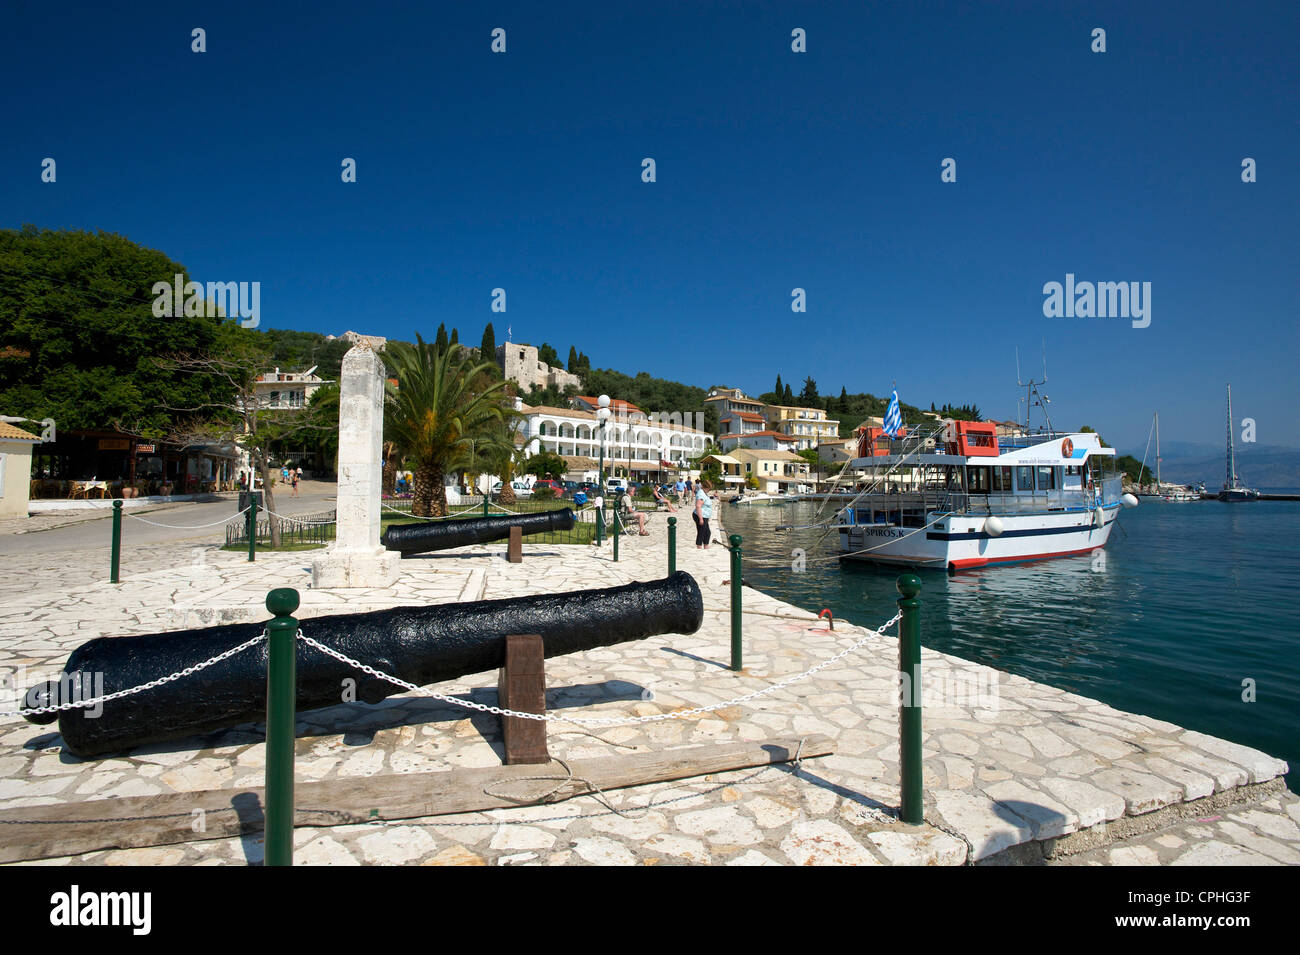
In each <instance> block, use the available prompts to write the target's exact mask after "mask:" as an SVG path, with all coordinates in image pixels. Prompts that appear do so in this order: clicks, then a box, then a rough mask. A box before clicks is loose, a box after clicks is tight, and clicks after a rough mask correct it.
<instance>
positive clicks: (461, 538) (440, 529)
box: [379, 507, 574, 557]
mask: <svg viewBox="0 0 1300 955" xmlns="http://www.w3.org/2000/svg"><path fill="white" fill-rule="evenodd" d="M573 521H574V517H573V509H572V508H568V507H566V508H564V509H563V510H558V511H543V512H542V513H540V514H516V515H507V516H506V517H470V518H460V519H457V520H449V521H430V522H428V523H426V524H389V525H388V530H386V531H384V535H383V536H382V537H381V538H379V542H380V543H381V544H383V545H384V546H385V547H386V548H388V549H389V550H395V551H398V552H400V553H401V555H402V556H403V557H405V556H406V555H407V554H424V553H427V552H428V551H431V550H447V549H448V548H450V547H463V546H465V545H466V544H486V543H488V542H489V541H498V540H502V539H503V538H506V537H509V536H510V528H512V527H518V528H520V529H521V530H522V531H523V532H524V534H525V535H527V534H544V533H545V532H546V531H567V530H568V529H569V528H571V527H572V526H573Z"/></svg>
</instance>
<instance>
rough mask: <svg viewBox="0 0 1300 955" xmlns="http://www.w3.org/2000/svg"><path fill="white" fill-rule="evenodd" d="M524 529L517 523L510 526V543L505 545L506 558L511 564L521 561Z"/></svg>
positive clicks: (522, 557)
mask: <svg viewBox="0 0 1300 955" xmlns="http://www.w3.org/2000/svg"><path fill="white" fill-rule="evenodd" d="M523 559H524V529H523V528H522V527H520V526H519V525H518V524H515V525H514V526H513V527H511V528H510V544H509V545H508V546H507V547H506V560H508V561H510V563H512V564H519V563H523Z"/></svg>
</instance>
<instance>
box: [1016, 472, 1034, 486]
mask: <svg viewBox="0 0 1300 955" xmlns="http://www.w3.org/2000/svg"><path fill="white" fill-rule="evenodd" d="M1016 487H1017V488H1019V489H1020V490H1022V491H1032V490H1033V489H1034V469H1033V468H1024V467H1021V468H1016Z"/></svg>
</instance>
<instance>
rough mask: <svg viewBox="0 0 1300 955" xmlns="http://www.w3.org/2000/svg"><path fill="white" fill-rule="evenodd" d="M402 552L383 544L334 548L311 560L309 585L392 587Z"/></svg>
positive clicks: (330, 587)
mask: <svg viewBox="0 0 1300 955" xmlns="http://www.w3.org/2000/svg"><path fill="white" fill-rule="evenodd" d="M401 559H402V555H401V554H398V553H396V552H394V551H391V550H385V549H384V548H382V547H376V548H375V549H374V550H347V551H344V550H337V551H336V550H335V549H334V548H332V547H331V548H330V549H329V550H327V551H326V552H325V556H324V557H318V558H317V559H316V560H313V561H312V562H311V585H312V587H313V588H315V589H317V590H322V589H324V590H335V589H347V588H349V587H352V588H374V587H391V586H392V585H393V584H394V583H395V582H396V580H397V573H398V564H399V563H400V561H401Z"/></svg>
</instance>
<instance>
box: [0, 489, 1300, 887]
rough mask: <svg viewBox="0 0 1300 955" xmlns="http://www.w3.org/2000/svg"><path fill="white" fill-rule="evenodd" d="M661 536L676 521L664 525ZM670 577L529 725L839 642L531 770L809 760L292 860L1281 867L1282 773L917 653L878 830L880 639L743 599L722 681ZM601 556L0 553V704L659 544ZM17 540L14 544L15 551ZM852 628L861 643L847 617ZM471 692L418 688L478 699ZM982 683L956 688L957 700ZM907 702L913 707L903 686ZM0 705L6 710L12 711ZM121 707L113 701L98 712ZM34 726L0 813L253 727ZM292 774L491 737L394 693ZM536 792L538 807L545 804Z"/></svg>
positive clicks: (216, 750) (207, 845)
mask: <svg viewBox="0 0 1300 955" xmlns="http://www.w3.org/2000/svg"><path fill="white" fill-rule="evenodd" d="M679 516H680V517H685V514H684V513H683V514H681V515H679ZM682 523H683V524H685V525H686V527H684V528H682V529H681V530H682V532H681V534H680V535H679V537H680V538H681V542H680V549H679V558H678V566H679V567H680V568H681V569H683V570H686V571H689V572H690V573H692V574H693V575H694V576H695V578H696V580H697V581H698V583H699V585H700V588H701V590H702V593H703V596H704V606H705V620H704V625H703V626H702V627H701V628H700V630H699V631H698V632H696V633H694V634H691V635H689V636H682V635H666V636H662V637H653V638H650V639H646V640H642V641H639V642H636V643H630V644H623V645H619V646H616V647H607V648H601V649H597V650H592V651H588V652H584V653H579V654H574V655H570V656H565V657H557V658H553V659H551V660H549V661H548V662H547V682H548V686H549V687H550V688H551V690H550V693H549V696H548V701H549V706H550V707H551V708H552V709H553V710H558V711H559V712H565V711H568V712H571V713H576V714H580V715H583V716H610V715H615V716H617V715H625V716H631V715H649V714H654V713H662V712H666V711H668V710H670V709H677V708H680V707H683V706H699V705H705V704H710V705H712V704H718V703H724V702H726V701H728V700H730V699H732V698H734V697H737V696H740V695H742V694H745V693H748V692H751V691H753V690H756V689H759V688H762V687H764V686H767V685H770V684H771V683H772V682H775V681H777V680H781V679H785V678H787V677H790V676H793V675H795V674H798V673H800V672H802V671H804V670H806V669H808V668H809V667H811V666H812V665H814V664H816V663H818V662H820V661H823V660H825V659H827V658H829V657H831V656H833V655H834V654H835V653H837V652H839V651H840V650H842V649H844V648H845V647H847V646H849V645H850V644H851V643H853V642H856V641H858V640H861V639H863V638H864V637H869V639H868V640H867V642H866V644H865V646H863V647H862V648H861V649H860V650H858V651H857V652H855V653H853V654H851V655H849V656H847V657H845V658H844V659H843V660H840V661H838V662H837V663H835V664H834V665H832V666H830V667H828V668H827V669H825V670H822V671H821V672H819V673H817V674H815V675H814V676H812V677H810V678H808V679H806V680H803V681H801V682H798V683H795V684H793V685H791V686H789V687H785V688H782V689H780V690H778V691H777V692H774V693H772V694H770V695H768V696H765V697H763V698H760V699H758V700H756V701H753V703H751V704H749V705H747V706H742V705H732V706H724V707H722V708H721V709H719V710H717V711H716V712H713V713H708V714H704V715H701V716H698V717H693V718H689V719H674V720H667V721H663V722H655V723H647V724H641V725H636V726H619V727H617V728H613V729H602V730H599V731H597V730H591V731H588V730H581V729H579V728H577V727H574V726H571V725H566V724H562V723H556V724H551V725H550V749H551V752H552V755H554V756H559V757H563V758H565V759H574V758H579V759H580V758H587V757H596V756H606V755H615V754H622V755H628V754H632V755H634V754H637V753H647V752H652V751H660V750H664V749H670V748H678V747H684V746H693V745H700V744H705V743H711V742H722V741H762V740H765V739H768V738H772V737H791V738H802V737H806V736H808V735H810V734H825V735H826V736H829V737H831V738H832V739H833V740H834V741H835V746H836V752H835V754H834V755H832V756H828V757H823V758H817V759H808V760H804V761H803V762H802V763H801V764H800V765H799V766H797V767H795V766H792V765H789V764H781V765H776V766H769V767H764V768H759V769H748V770H740V771H735V772H727V773H718V774H714V775H711V776H707V777H701V778H693V779H688V780H682V781H676V782H667V783H658V784H653V785H646V786H639V787H635V788H629V789H622V790H614V791H611V792H609V793H607V794H605V798H604V799H601V798H599V797H597V796H595V795H592V796H582V797H578V798H576V799H572V800H569V801H566V802H560V803H553V804H545V805H533V806H521V807H519V808H511V809H502V810H492V811H488V812H478V813H468V814H460V815H446V816H437V817H427V818H421V819H415V820H406V821H401V822H391V823H371V824H366V825H345V826H334V827H323V828H299V829H298V830H296V833H295V844H296V850H295V862H296V863H297V864H325V865H357V864H374V863H414V864H431V865H512V864H543V865H580V864H620V865H622V864H627V865H632V864H647V865H648V864H661V865H667V864H726V865H791V864H794V865H809V864H861V865H890V864H926V865H960V864H971V863H985V864H996V863H1039V862H1044V861H1045V862H1049V863H1055V864H1073V865H1090V864H1093V865H1095V864H1111V865H1114V864H1126V865H1128V864H1132V865H1145V864H1153V865H1154V864H1171V865H1188V864H1191V865H1204V864H1293V863H1297V862H1300V799H1298V798H1297V797H1296V796H1295V795H1294V794H1292V793H1290V792H1289V791H1288V790H1287V789H1286V788H1285V786H1284V784H1283V779H1282V774H1284V773H1285V772H1286V769H1287V767H1286V765H1285V764H1284V763H1283V762H1282V761H1280V760H1277V759H1274V758H1273V757H1270V756H1268V755H1266V754H1264V753H1261V752H1258V751H1256V750H1252V749H1249V748H1247V747H1245V746H1241V745H1238V744H1235V743H1232V742H1229V741H1226V740H1220V739H1215V738H1212V737H1209V736H1205V735H1202V734H1200V733H1195V732H1191V731H1188V730H1184V729H1182V728H1180V727H1178V726H1175V725H1173V724H1171V723H1167V722H1162V721H1160V720H1156V719H1152V718H1150V717H1146V716H1141V715H1137V714H1131V713H1124V712H1120V711H1118V710H1116V709H1113V708H1112V707H1110V706H1107V705H1105V704H1103V703H1100V702H1097V701H1095V700H1090V699H1086V698H1084V697H1081V696H1077V695H1075V694H1072V693H1068V692H1065V691H1063V690H1059V689H1055V688H1052V687H1048V686H1044V685H1042V684H1039V683H1034V682H1032V681H1030V680H1026V679H1023V678H1020V677H1016V676H1012V675H1009V674H1006V673H1001V672H998V671H996V670H992V669H990V668H987V667H983V666H980V665H977V664H974V663H971V662H969V661H965V660H961V659H958V658H955V657H951V656H947V655H944V654H940V653H935V652H931V651H929V650H926V651H925V653H924V655H923V673H924V680H925V684H926V686H927V688H930V687H937V688H939V689H940V691H941V697H940V698H938V699H935V700H931V699H929V698H928V697H927V699H926V700H925V702H926V707H925V711H924V725H925V751H924V757H925V791H926V820H927V822H926V824H925V825H921V826H910V825H906V824H904V823H902V822H901V821H899V820H898V818H897V807H898V803H899V789H898V737H897V706H896V702H895V695H894V687H895V678H896V668H897V641H896V637H895V636H894V633H896V631H895V630H891V632H890V633H888V634H886V635H876V636H870V635H869V631H868V630H866V629H864V628H862V627H859V626H854V625H851V624H849V623H847V622H844V621H837V622H836V626H835V629H834V630H833V631H831V630H828V629H827V628H826V626H825V625H824V623H823V622H821V621H819V620H816V619H814V618H813V617H812V615H811V614H809V613H807V612H805V611H803V610H800V609H798V608H795V607H792V606H790V605H788V604H785V603H782V602H780V601H778V600H775V599H773V598H771V597H768V596H766V595H764V594H762V593H759V592H757V591H754V590H752V589H749V588H745V590H744V609H745V628H744V641H745V661H744V662H745V668H744V670H743V671H742V672H740V673H733V672H731V671H730V670H729V669H728V660H729V639H730V622H729V621H730V617H729V597H728V591H729V588H728V587H727V585H726V583H725V581H726V580H727V578H728V555H727V552H726V551H725V550H724V549H723V548H722V547H720V546H714V547H711V548H710V549H709V550H707V551H698V550H696V549H694V548H693V547H692V546H691V544H690V541H689V538H690V537H692V536H693V534H690V533H688V531H689V529H690V525H689V522H688V521H685V520H683V521H682ZM649 528H650V536H648V537H631V538H627V539H626V540H625V542H624V543H623V544H622V545H621V554H620V560H619V561H618V562H617V563H615V562H613V560H612V555H611V553H610V548H609V546H608V545H606V546H605V547H604V548H603V549H602V550H601V551H600V552H597V550H596V548H594V547H591V546H585V547H577V546H568V547H561V546H550V545H544V544H530V543H526V544H525V545H524V553H525V556H524V561H523V563H522V564H510V563H508V562H507V561H506V560H505V559H504V545H503V544H500V545H485V546H479V547H469V548H462V549H460V550H458V551H454V552H449V553H446V554H443V555H440V556H428V557H424V558H418V559H410V560H404V561H403V562H402V575H401V579H400V580H399V582H398V583H397V584H396V585H395V586H394V587H393V588H392V589H391V590H389V591H346V592H345V591H337V592H332V593H330V592H317V591H312V590H311V589H310V570H309V567H310V559H311V556H312V553H311V552H293V553H282V554H274V555H268V556H259V557H258V559H257V562H256V563H249V562H248V561H247V558H246V555H244V554H240V553H235V552H229V551H222V550H219V549H218V548H217V547H216V545H215V544H212V545H203V546H193V547H191V546H185V547H180V548H171V549H170V550H164V549H161V548H151V549H145V548H134V549H133V548H127V549H126V550H125V551H124V554H123V559H122V582H121V584H119V585H112V584H109V583H108V582H107V580H106V578H107V559H106V555H105V554H103V553H101V552H99V551H98V550H96V551H93V552H91V551H87V552H85V553H78V554H77V555H75V557H70V556H69V555H68V554H58V555H48V556H43V555H41V554H40V553H39V551H36V550H33V551H32V552H30V553H24V554H20V555H5V556H0V667H4V668H7V670H8V671H9V672H10V673H13V674H15V676H14V677H12V678H11V679H12V680H13V681H14V682H16V683H18V684H19V685H20V686H26V685H30V684H32V683H34V682H37V681H38V680H40V679H44V678H47V677H49V676H50V675H52V674H56V673H57V672H58V670H59V668H60V666H61V664H62V662H63V660H64V659H66V657H67V655H68V653H69V652H70V651H71V650H72V649H74V648H75V647H76V646H78V645H79V644H81V643H82V642H84V641H85V640H87V639H90V638H92V637H96V636H101V635H126V634H133V633H148V632H157V631H162V630H176V629H180V628H184V627H198V626H208V625H212V624H216V623H221V622H236V621H262V620H265V619H267V617H268V614H267V613H266V611H265V609H264V600H265V595H266V592H267V591H268V590H269V589H270V588H273V587H281V586H292V587H297V588H298V589H299V590H300V591H301V593H302V598H303V600H302V608H301V610H300V612H299V616H300V618H301V619H302V620H303V621H304V624H303V628H304V631H305V632H306V633H307V634H308V635H310V633H311V618H312V617H314V616H319V615H321V614H327V613H342V612H351V611H366V610H373V609H380V608H385V607H391V606H402V605H410V604H430V603H446V602H463V601H470V600H478V599H484V598H498V597H509V596H517V595H525V594H536V593H556V592H562V591H569V590H583V589H589V588H595V587H603V586H612V585H616V584H622V583H625V582H627V581H630V580H652V579H657V578H660V577H663V576H664V574H665V573H666V541H665V524H664V516H663V515H662V514H659V515H655V516H654V517H652V518H651V520H650V524H649ZM41 536H42V535H39V534H37V535H31V539H33V540H36V539H38V538H39V537H41ZM861 623H864V624H871V625H872V626H875V625H878V624H881V623H884V619H882V620H879V621H861ZM495 685H496V674H495V673H484V674H478V675H475V676H471V677H466V678H464V679H461V680H457V681H454V682H452V683H449V684H444V685H440V686H439V687H437V689H439V690H440V691H441V692H444V693H452V694H456V695H461V696H464V697H465V698H467V699H472V700H475V701H478V702H482V703H495V702H496V690H495ZM973 687H979V688H982V690H981V692H980V693H978V694H974V693H969V692H967V690H969V689H970V688H973ZM927 692H928V690H927ZM6 703H7V704H9V705H4V706H3V707H0V709H4V710H6V711H8V710H12V709H14V708H15V707H14V706H13V705H12V703H13V698H12V694H11V695H10V697H9V699H8V700H7V701H6ZM110 705H121V704H110ZM55 729H56V727H54V726H47V727H42V726H33V725H30V724H28V723H25V722H23V721H22V720H21V719H19V718H17V717H12V716H9V717H0V808H5V809H9V808H15V807H23V806H36V805H47V804H54V803H67V802H74V801H87V800H96V799H100V800H102V799H112V798H114V797H120V796H133V795H147V794H153V793H162V792H187V791H195V790H207V789H222V790H228V791H230V792H231V793H232V795H233V794H234V793H235V792H237V791H239V788H240V787H246V786H255V785H261V783H262V776H263V771H264V745H263V743H262V739H261V736H260V733H259V732H258V731H257V728H256V727H251V726H246V727H237V728H235V729H232V730H229V731H223V732H219V733H214V734H209V735H207V736H204V737H202V738H200V739H196V740H193V741H190V742H188V743H187V744H185V745H182V746H179V747H177V746H174V745H172V746H158V747H146V748H143V749H140V750H137V751H134V752H129V753H126V754H123V755H120V756H114V757H111V758H105V759H90V760H83V759H78V758H76V757H74V756H71V755H69V754H65V753H63V752H62V750H61V746H60V738H59V736H58V735H57V733H56V732H54V730H55ZM298 732H299V739H298V744H297V755H296V772H297V778H298V779H299V780H323V779H331V778H347V777H364V778H369V779H373V780H374V783H375V785H376V786H382V785H383V780H384V778H385V777H388V776H391V775H392V774H401V773H410V772H432V771H455V770H456V768H458V767H493V766H498V765H500V764H501V754H502V742H501V735H500V729H499V726H498V725H497V721H496V720H495V718H493V717H490V716H484V715H480V714H471V713H470V712H468V711H466V710H463V709H461V708H458V707H455V706H452V705H450V704H444V703H439V702H436V701H431V700H427V699H419V698H418V697H416V696H414V695H403V696H396V697H393V698H390V699H389V700H387V701H385V702H384V703H382V704H379V705H375V706H367V705H365V704H341V705H339V706H335V707H331V708H328V709H324V710H314V711H310V712H304V713H300V714H299V726H298ZM545 788H549V786H543V789H545ZM261 858H262V844H261V837H260V836H256V837H254V836H247V837H244V838H227V839H210V840H199V841H194V842H189V843H185V844H180V845H169V846H159V847H153V848H135V849H105V850H100V851H95V852H89V853H85V854H82V855H77V856H65V857H60V858H53V859H43V860H33V862H34V863H35V864H52V865H60V864H69V863H72V864H94V865H139V864H172V863H176V864H195V865H229V864H234V865H243V864H249V863H253V864H257V863H260V861H261Z"/></svg>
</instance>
